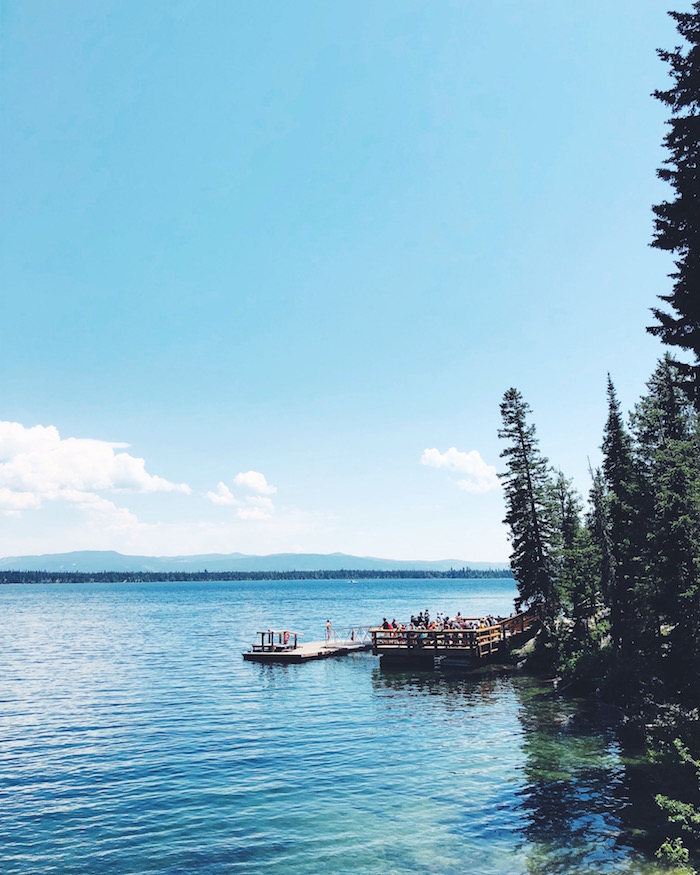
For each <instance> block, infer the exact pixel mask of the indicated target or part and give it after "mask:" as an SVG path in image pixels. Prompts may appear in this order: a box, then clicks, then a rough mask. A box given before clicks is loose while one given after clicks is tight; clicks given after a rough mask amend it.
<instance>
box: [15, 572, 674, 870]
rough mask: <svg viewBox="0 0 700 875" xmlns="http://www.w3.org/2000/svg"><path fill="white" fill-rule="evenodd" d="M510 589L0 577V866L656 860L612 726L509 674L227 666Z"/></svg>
mask: <svg viewBox="0 0 700 875" xmlns="http://www.w3.org/2000/svg"><path fill="white" fill-rule="evenodd" d="M515 594H516V593H515V586H514V582H513V581H512V580H475V581H469V580H439V581H430V580H381V581H359V582H356V583H349V582H347V581H274V582H272V581H262V582H232V583H211V582H203V583H189V582H188V583H147V584H99V585H98V584H85V585H66V584H61V585H46V586H44V585H37V586H29V585H21V586H2V587H0V611H2V624H1V626H0V654H1V655H2V663H1V668H0V745H1V747H0V871H2V872H3V873H4V875H10V873H31V875H40V873H66V875H68V873H70V875H80V873H86V875H87V873H91V875H92V873H102V872H105V873H107V872H108V873H114V875H127V873H128V875H133V873H153V875H156V873H157V875H164V873H168V875H175V873H191V872H196V873H201V875H223V873H249V875H252V873H259V872H262V871H265V872H268V873H271V875H277V873H280V875H281V873H286V875H302V873H304V875H307V873H316V872H324V873H333V875H335V873H361V875H362V873H367V875H374V873H377V875H379V873H382V875H387V873H408V872H416V871H419V872H424V873H434V875H451V873H455V875H456V873H460V875H461V873H464V872H465V871H468V872H470V873H472V875H481V873H483V875H499V873H504V875H505V873H508V875H518V873H528V875H535V873H537V875H539V873H541V875H545V873H547V875H551V873H555V872H561V873H567V875H569V873H582V875H583V873H591V872H599V873H645V875H649V873H653V872H656V871H657V869H656V866H655V865H654V863H653V858H652V857H649V856H645V854H644V853H643V852H642V850H641V847H643V842H642V843H641V844H640V842H639V836H640V835H641V834H642V833H641V832H640V830H641V827H640V825H639V823H638V822H637V820H636V819H635V818H636V817H637V815H636V807H635V805H633V804H632V802H633V801H634V800H633V797H634V793H632V791H631V790H630V786H631V782H630V775H631V772H630V764H629V763H626V762H625V760H624V758H623V756H622V753H621V750H620V747H619V745H618V743H617V740H616V737H615V732H614V724H613V720H612V716H613V715H608V714H606V713H605V712H604V711H601V710H600V709H597V708H595V707H594V706H592V705H591V704H588V703H584V702H579V701H575V700H572V699H566V698H564V697H561V696H557V695H556V694H554V693H553V691H552V687H551V684H548V683H546V681H543V680H535V679H532V678H529V677H527V676H523V675H521V674H518V673H514V672H512V671H509V672H504V671H499V670H496V669H487V670H485V671H482V672H480V673H478V674H477V675H473V676H459V675H440V674H437V673H433V672H424V673H415V672H400V673H390V672H385V671H382V670H381V669H380V668H379V666H378V661H377V659H376V658H375V657H373V656H372V655H371V654H357V655H353V656H348V657H343V658H339V659H327V660H322V661H319V662H311V663H307V664H303V665H258V664H254V663H246V662H244V661H243V659H242V658H241V652H242V651H243V650H244V649H247V648H248V646H249V645H250V644H251V643H252V641H253V637H254V633H255V632H256V631H257V630H258V629H266V628H268V626H273V627H274V626H283V627H289V628H292V629H295V630H298V631H300V632H303V633H304V635H305V639H304V640H315V639H320V638H322V637H323V633H324V629H325V623H326V620H327V619H328V618H330V619H332V621H333V626H334V628H336V629H340V628H343V627H346V626H350V625H364V626H367V625H370V624H378V623H379V622H381V619H382V617H384V616H387V617H389V618H390V619H391V618H392V617H397V618H398V619H399V620H408V618H409V617H410V615H411V614H412V613H418V611H420V610H423V609H425V608H426V607H428V608H429V609H430V612H431V615H433V616H434V615H435V613H436V612H437V611H443V612H447V613H449V614H454V613H456V612H457V611H458V610H460V611H461V612H462V614H464V615H467V616H482V615H485V614H489V613H493V614H498V613H500V614H509V613H510V612H511V610H512V607H513V598H514V597H515Z"/></svg>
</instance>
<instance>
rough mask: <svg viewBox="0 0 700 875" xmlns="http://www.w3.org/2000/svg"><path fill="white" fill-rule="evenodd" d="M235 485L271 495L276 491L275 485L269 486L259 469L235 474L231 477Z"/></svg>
mask: <svg viewBox="0 0 700 875" xmlns="http://www.w3.org/2000/svg"><path fill="white" fill-rule="evenodd" d="M233 482H234V484H235V485H236V486H238V487H239V488H243V489H249V490H250V491H251V492H257V493H259V494H260V495H272V494H273V493H274V492H277V487H276V486H271V485H270V484H269V483H268V482H267V480H266V479H265V476H264V475H263V474H261V473H260V472H259V471H245V472H241V473H240V474H236V476H235V477H234V478H233Z"/></svg>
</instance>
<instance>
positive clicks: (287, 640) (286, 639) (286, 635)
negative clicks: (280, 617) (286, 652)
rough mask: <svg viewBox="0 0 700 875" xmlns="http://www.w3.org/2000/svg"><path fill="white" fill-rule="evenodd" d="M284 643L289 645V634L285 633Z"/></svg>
mask: <svg viewBox="0 0 700 875" xmlns="http://www.w3.org/2000/svg"><path fill="white" fill-rule="evenodd" d="M284 643H285V644H289V632H285V633H284Z"/></svg>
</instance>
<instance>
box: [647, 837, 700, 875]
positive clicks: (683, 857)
mask: <svg viewBox="0 0 700 875" xmlns="http://www.w3.org/2000/svg"><path fill="white" fill-rule="evenodd" d="M656 857H657V859H659V860H661V862H662V863H665V864H666V865H667V866H668V867H669V869H670V870H671V871H672V872H674V873H675V875H697V871H696V870H695V869H693V867H692V866H690V865H689V864H688V859H689V854H688V849H687V848H686V847H685V846H684V845H683V840H682V839H680V838H675V839H666V841H665V842H664V843H663V844H662V845H661V847H660V848H659V850H658V851H657V852H656Z"/></svg>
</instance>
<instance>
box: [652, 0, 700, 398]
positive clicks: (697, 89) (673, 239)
mask: <svg viewBox="0 0 700 875" xmlns="http://www.w3.org/2000/svg"><path fill="white" fill-rule="evenodd" d="M669 14H670V15H671V17H672V18H673V19H674V20H675V22H676V27H677V29H678V32H679V33H680V35H681V36H682V37H683V39H684V40H685V43H686V45H685V46H677V47H676V48H674V49H673V51H663V50H659V52H658V54H659V57H660V58H661V59H662V60H663V61H665V62H666V63H667V64H668V65H669V68H670V69H669V73H670V76H671V80H672V82H671V87H670V88H668V89H666V90H656V91H655V92H654V96H655V97H656V98H657V99H658V100H660V101H661V102H662V103H664V104H665V105H666V106H667V107H668V108H669V109H670V111H671V118H670V119H669V120H668V125H669V131H668V133H667V134H666V136H665V138H664V146H665V147H666V149H667V150H668V154H669V157H668V158H667V159H666V161H665V162H664V166H663V167H662V168H660V169H659V170H658V171H657V173H658V176H659V177H660V178H661V179H663V180H665V181H666V182H668V183H670V185H671V187H672V188H673V192H674V198H673V200H671V201H664V202H663V203H661V204H657V205H656V206H654V207H653V210H654V213H655V215H656V218H655V222H654V224H655V234H654V239H653V242H652V244H651V245H652V246H654V247H656V248H657V249H663V250H666V251H668V252H671V253H673V255H674V258H675V265H676V270H675V271H674V272H673V273H672V274H671V277H672V279H673V280H674V284H673V291H672V292H671V293H670V294H668V295H660V296H659V297H660V298H661V300H662V301H665V302H667V303H668V304H670V305H671V311H672V312H671V313H668V312H664V311H663V310H661V309H659V308H652V312H653V314H654V316H655V317H656V320H657V324H655V325H653V326H650V327H649V329H648V330H649V331H650V332H651V333H652V334H655V335H657V336H659V337H660V338H661V339H662V341H663V342H664V343H667V344H669V345H671V346H677V347H679V348H681V349H683V350H687V351H688V352H690V354H691V357H692V359H693V361H692V362H690V363H684V364H681V365H680V368H681V370H682V371H683V372H684V375H685V377H686V381H687V382H686V390H687V391H688V393H689V395H690V397H691V398H692V399H693V400H694V402H695V404H696V406H697V407H698V409H700V196H699V195H700V2H697V0H696V2H695V3H693V11H692V12H670V13H669Z"/></svg>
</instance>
